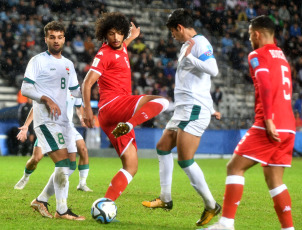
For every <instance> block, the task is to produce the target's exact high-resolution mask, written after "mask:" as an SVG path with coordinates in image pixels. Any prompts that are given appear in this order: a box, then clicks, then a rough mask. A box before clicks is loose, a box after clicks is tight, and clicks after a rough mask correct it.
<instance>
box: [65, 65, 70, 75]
mask: <svg viewBox="0 0 302 230" xmlns="http://www.w3.org/2000/svg"><path fill="white" fill-rule="evenodd" d="M66 71H67V74H68V75H69V67H68V66H66Z"/></svg>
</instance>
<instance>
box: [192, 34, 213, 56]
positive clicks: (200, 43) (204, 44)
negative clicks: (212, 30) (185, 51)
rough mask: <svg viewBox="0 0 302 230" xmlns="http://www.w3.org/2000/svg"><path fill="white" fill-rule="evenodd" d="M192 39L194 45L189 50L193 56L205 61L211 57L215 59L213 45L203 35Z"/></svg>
mask: <svg viewBox="0 0 302 230" xmlns="http://www.w3.org/2000/svg"><path fill="white" fill-rule="evenodd" d="M194 41H195V45H194V46H193V47H192V52H191V53H192V54H193V56H194V57H196V58H198V59H199V60H201V61H206V60H208V59H211V58H214V59H215V56H214V53H213V47H212V45H211V44H210V42H209V41H208V40H207V39H206V38H205V37H202V39H196V40H194Z"/></svg>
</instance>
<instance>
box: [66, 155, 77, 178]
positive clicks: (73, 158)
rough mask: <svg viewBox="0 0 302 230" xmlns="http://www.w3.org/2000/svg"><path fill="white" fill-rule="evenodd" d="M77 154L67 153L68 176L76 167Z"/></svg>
mask: <svg viewBox="0 0 302 230" xmlns="http://www.w3.org/2000/svg"><path fill="white" fill-rule="evenodd" d="M76 155H77V154H76V153H68V157H69V160H70V164H69V172H68V176H69V177H70V176H71V175H72V174H73V172H74V170H76V168H77V161H76V160H77V158H76V157H77V156H76Z"/></svg>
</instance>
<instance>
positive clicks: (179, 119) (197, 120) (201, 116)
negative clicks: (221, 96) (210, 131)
mask: <svg viewBox="0 0 302 230" xmlns="http://www.w3.org/2000/svg"><path fill="white" fill-rule="evenodd" d="M210 121H211V113H210V111H209V110H207V109H206V110H201V109H200V106H177V107H176V108H175V110H174V114H173V116H172V118H171V119H170V121H169V122H168V123H167V125H166V129H167V130H173V131H177V129H182V130H183V131H185V132H187V133H190V134H192V135H194V136H198V137H201V136H202V134H203V133H204V131H205V130H206V128H207V127H208V125H209V124H210Z"/></svg>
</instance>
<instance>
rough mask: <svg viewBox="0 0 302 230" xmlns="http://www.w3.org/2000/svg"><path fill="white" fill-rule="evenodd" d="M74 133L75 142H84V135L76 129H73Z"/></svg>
mask: <svg viewBox="0 0 302 230" xmlns="http://www.w3.org/2000/svg"><path fill="white" fill-rule="evenodd" d="M72 132H73V135H74V136H75V141H76V142H77V141H78V140H83V139H84V138H83V137H82V135H81V134H80V133H79V132H78V130H77V129H76V128H75V127H72Z"/></svg>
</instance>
